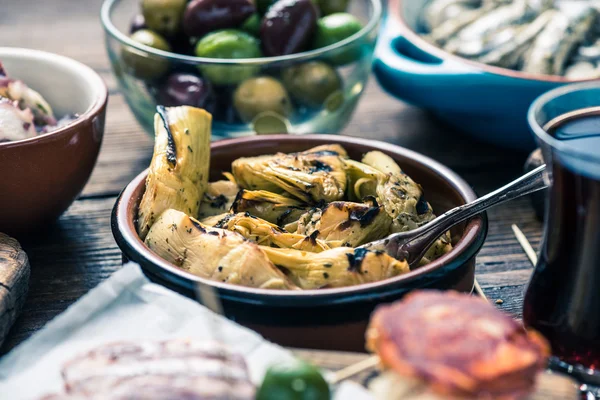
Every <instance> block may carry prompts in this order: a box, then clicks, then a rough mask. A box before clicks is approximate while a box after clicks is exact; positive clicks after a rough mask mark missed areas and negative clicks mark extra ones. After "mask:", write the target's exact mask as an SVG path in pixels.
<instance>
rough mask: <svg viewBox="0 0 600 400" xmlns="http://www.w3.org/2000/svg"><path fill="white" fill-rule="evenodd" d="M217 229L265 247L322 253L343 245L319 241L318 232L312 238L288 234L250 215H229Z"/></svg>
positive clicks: (218, 224)
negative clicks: (234, 233)
mask: <svg viewBox="0 0 600 400" xmlns="http://www.w3.org/2000/svg"><path fill="white" fill-rule="evenodd" d="M215 227H216V228H223V229H227V230H230V231H232V232H236V233H239V234H240V235H241V236H243V237H245V238H246V239H248V240H252V241H253V242H256V243H258V244H260V245H263V246H275V247H281V248H286V249H298V250H304V251H310V252H321V251H324V250H328V249H330V248H331V247H339V245H340V244H341V242H339V241H338V242H332V243H327V242H325V241H323V240H320V239H317V236H318V232H316V233H315V234H314V235H311V236H306V235H300V234H297V233H290V232H286V231H284V230H283V229H281V228H280V227H278V226H277V225H275V224H272V223H270V222H268V221H265V220H264V219H260V218H257V217H255V216H253V215H250V214H248V213H237V214H228V215H226V216H225V218H223V219H222V220H221V221H220V222H218V223H217V224H216V225H215Z"/></svg>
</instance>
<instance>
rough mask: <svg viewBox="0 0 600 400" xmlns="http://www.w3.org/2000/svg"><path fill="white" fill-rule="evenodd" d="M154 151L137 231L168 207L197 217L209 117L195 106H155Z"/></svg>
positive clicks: (143, 230) (146, 228) (141, 231)
mask: <svg viewBox="0 0 600 400" xmlns="http://www.w3.org/2000/svg"><path fill="white" fill-rule="evenodd" d="M157 110H158V112H157V114H156V115H155V116H154V131H155V142H154V154H153V156H152V161H151V163H150V170H149V172H148V178H147V179H146V191H145V192H144V196H143V197H142V201H141V203H140V208H139V211H138V227H137V228H138V234H139V235H140V237H141V238H142V239H144V238H145V237H146V234H147V233H148V231H149V229H150V227H151V226H152V224H153V223H154V221H155V220H156V218H158V217H159V216H160V214H161V213H162V212H163V211H165V210H167V209H171V208H172V209H175V210H179V211H183V212H185V213H187V214H189V215H192V216H197V215H198V209H199V206H200V201H201V200H202V198H203V196H204V192H205V191H206V187H207V184H208V171H209V161H210V134H211V131H210V127H211V121H212V116H211V115H210V114H209V113H208V112H206V111H204V110H202V109H199V108H194V107H187V106H183V107H171V108H165V107H160V106H159V107H157Z"/></svg>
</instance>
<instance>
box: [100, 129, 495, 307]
mask: <svg viewBox="0 0 600 400" xmlns="http://www.w3.org/2000/svg"><path fill="white" fill-rule="evenodd" d="M265 140H268V141H272V142H277V141H294V140H295V141H299V142H300V143H301V142H302V141H304V140H310V141H311V144H313V143H319V144H326V143H339V144H341V145H344V144H348V145H359V146H364V147H366V148H368V149H370V150H380V151H384V152H387V153H388V154H394V155H396V156H400V157H403V158H408V159H412V160H413V161H416V162H417V163H418V164H421V165H423V166H424V167H425V168H426V169H428V170H429V171H430V172H431V173H432V174H436V175H438V176H439V177H441V178H442V179H444V180H445V181H447V182H448V184H449V185H450V186H451V187H452V188H453V189H454V190H455V191H456V192H457V193H458V194H459V195H460V196H461V197H462V198H463V199H464V200H465V202H470V201H473V200H475V199H476V198H477V195H476V194H475V192H474V191H473V190H472V189H471V187H470V186H469V184H467V183H466V182H465V181H464V180H463V179H462V178H460V177H459V176H458V175H457V174H456V173H455V172H453V171H452V170H450V169H449V168H447V167H445V166H444V165H442V164H440V163H438V162H437V161H435V160H433V159H431V158H429V157H426V156H424V155H421V154H419V153H416V152H414V151H412V150H408V149H405V148H403V147H400V146H396V145H392V144H389V143H385V142H380V141H375V140H368V139H360V138H353V137H346V136H337V137H334V136H331V135H302V136H293V135H269V136H268V138H267V137H265V136H250V137H243V138H235V139H228V140H222V141H218V142H213V143H212V144H211V148H213V149H214V148H216V147H225V148H226V147H228V146H244V145H245V144H248V143H251V142H256V141H265ZM147 173H148V170H145V171H143V172H142V173H140V174H139V175H138V176H137V177H135V178H134V179H133V180H132V181H131V182H130V183H129V184H128V185H127V186H126V187H125V189H124V190H123V191H122V192H121V194H120V196H119V197H118V199H117V201H116V203H115V206H114V208H113V211H112V215H111V227H112V231H113V235H114V237H115V240H116V242H117V244H118V245H119V247H120V248H121V250H122V251H123V253H124V254H125V256H126V257H127V258H129V259H130V260H132V261H135V262H137V263H139V264H141V266H142V268H144V269H147V270H148V271H149V272H150V273H152V274H154V275H158V276H161V277H162V279H168V280H169V281H170V282H172V283H175V284H176V285H179V286H183V287H185V288H186V289H192V290H193V289H194V287H198V286H201V285H207V286H210V287H213V288H216V289H217V290H218V291H219V296H220V297H222V298H224V299H229V300H233V301H237V302H243V303H250V304H269V305H273V304H274V303H275V304H278V305H280V306H282V307H305V306H314V305H318V304H344V303H352V302H356V301H364V300H376V299H377V298H379V297H381V295H382V294H383V293H389V292H393V291H398V290H406V288H407V286H406V284H407V283H409V282H411V281H413V280H417V279H419V278H423V277H424V276H425V275H427V274H429V273H431V272H434V271H438V270H443V269H445V268H457V267H459V266H461V265H464V264H465V263H467V262H468V261H469V260H471V259H472V258H473V257H475V255H476V254H477V253H478V252H479V250H480V249H481V247H482V246H483V243H484V242H485V238H486V236H487V229H488V223H487V215H486V214H485V213H484V214H482V215H481V216H479V217H476V218H474V219H472V220H471V221H469V222H468V223H467V226H466V227H465V231H464V233H463V236H462V237H461V239H460V240H459V241H458V242H457V243H456V244H455V246H454V248H453V249H452V251H450V252H449V253H447V254H445V255H444V256H442V257H440V258H439V259H437V260H435V261H433V262H431V263H430V264H428V265H426V266H424V267H421V268H419V269H417V270H414V271H411V272H409V273H407V274H404V275H400V276H396V277H393V278H389V279H385V280H382V281H378V282H372V283H366V284H361V285H355V286H348V287H343V288H331V289H315V290H302V291H290V290H281V291H279V290H269V289H257V288H249V287H244V286H238V285H233V284H228V283H223V282H215V281H211V280H208V279H204V278H200V277H198V276H195V275H192V274H190V273H188V272H185V271H183V270H181V269H179V268H177V267H176V266H174V265H172V264H170V263H169V262H167V261H165V260H163V259H162V258H160V257H159V256H158V255H156V254H154V253H152V251H150V250H149V249H148V248H147V247H146V246H145V245H144V243H143V242H142V240H141V239H140V238H139V237H138V235H137V232H136V231H135V228H134V224H133V218H130V216H129V215H128V209H129V207H130V206H131V205H135V207H136V208H137V203H138V202H139V199H136V198H134V194H135V192H136V191H137V190H138V188H139V187H141V186H142V185H144V182H145V179H146V176H147Z"/></svg>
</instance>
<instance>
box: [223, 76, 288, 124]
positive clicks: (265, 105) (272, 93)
mask: <svg viewBox="0 0 600 400" xmlns="http://www.w3.org/2000/svg"><path fill="white" fill-rule="evenodd" d="M233 106H234V107H235V109H236V110H237V112H238V114H239V116H240V118H242V120H243V121H246V122H250V121H252V120H253V119H254V117H256V116H257V115H258V114H261V113H263V112H265V111H271V112H274V113H277V114H280V115H282V116H284V117H287V116H289V115H290V114H291V113H292V102H291V101H290V97H289V96H288V93H287V91H286V90H285V88H284V87H283V85H282V84H281V83H280V82H279V81H278V80H277V79H275V78H271V77H268V76H260V77H256V78H250V79H248V80H246V81H244V82H242V84H241V85H240V86H238V88H237V89H236V91H235V93H234V94H233Z"/></svg>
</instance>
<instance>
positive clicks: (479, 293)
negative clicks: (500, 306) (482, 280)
mask: <svg viewBox="0 0 600 400" xmlns="http://www.w3.org/2000/svg"><path fill="white" fill-rule="evenodd" d="M474 286H475V293H477V294H478V295H479V297H481V298H482V299H484V300H485V301H487V302H489V300H488V298H487V296H486V295H485V293H483V289H482V288H481V286H480V285H479V282H477V278H475V282H474Z"/></svg>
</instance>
